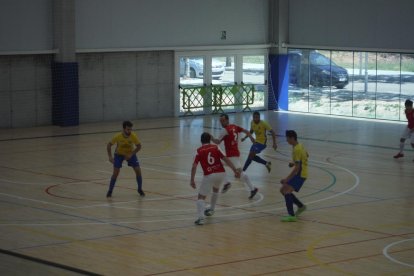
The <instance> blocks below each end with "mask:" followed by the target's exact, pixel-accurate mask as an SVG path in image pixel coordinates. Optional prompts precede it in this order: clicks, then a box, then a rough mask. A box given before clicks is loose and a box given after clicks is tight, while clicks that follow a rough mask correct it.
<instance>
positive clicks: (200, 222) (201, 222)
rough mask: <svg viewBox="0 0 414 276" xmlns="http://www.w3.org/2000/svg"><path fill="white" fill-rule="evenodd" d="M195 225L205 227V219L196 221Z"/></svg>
mask: <svg viewBox="0 0 414 276" xmlns="http://www.w3.org/2000/svg"><path fill="white" fill-rule="evenodd" d="M194 224H196V225H203V224H204V218H199V219H198V220H196V221H194Z"/></svg>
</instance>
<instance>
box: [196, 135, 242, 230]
mask: <svg viewBox="0 0 414 276" xmlns="http://www.w3.org/2000/svg"><path fill="white" fill-rule="evenodd" d="M210 140H211V135H210V134H209V133H207V132H204V133H203V134H201V144H202V146H201V147H199V148H198V149H197V153H196V155H195V158H194V162H193V166H192V168H191V183H190V185H191V187H193V188H194V189H196V183H195V175H196V171H197V166H198V163H200V164H201V168H202V169H203V173H204V176H203V180H202V181H201V185H200V187H199V190H198V199H197V213H198V219H197V220H196V221H195V222H194V223H195V224H197V225H203V224H204V218H205V216H212V215H213V214H214V208H215V206H216V202H217V199H218V193H219V190H220V185H221V184H223V183H224V181H225V178H226V173H225V170H224V167H223V164H222V163H221V160H222V159H223V160H224V162H226V163H227V165H228V166H229V167H230V168H231V169H232V170H233V172H234V173H235V176H236V177H240V172H239V171H238V170H237V169H236V168H235V167H234V165H233V163H232V162H231V161H230V160H229V159H228V158H227V157H226V156H224V154H223V152H221V150H220V149H219V148H218V147H217V146H216V145H213V144H210ZM211 189H213V194H212V196H211V203H210V208H208V209H205V199H206V196H207V195H208V194H209V192H210V191H211Z"/></svg>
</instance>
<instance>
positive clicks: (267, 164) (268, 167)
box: [266, 162, 272, 173]
mask: <svg viewBox="0 0 414 276" xmlns="http://www.w3.org/2000/svg"><path fill="white" fill-rule="evenodd" d="M266 169H267V172H268V173H270V170H271V169H272V162H267V163H266Z"/></svg>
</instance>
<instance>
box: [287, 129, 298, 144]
mask: <svg viewBox="0 0 414 276" xmlns="http://www.w3.org/2000/svg"><path fill="white" fill-rule="evenodd" d="M286 137H289V138H294V139H295V141H297V140H298V135H297V134H296V131H294V130H286Z"/></svg>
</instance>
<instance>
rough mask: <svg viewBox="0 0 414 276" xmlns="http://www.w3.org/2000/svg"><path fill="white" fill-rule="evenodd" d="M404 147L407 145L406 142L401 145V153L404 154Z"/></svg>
mask: <svg viewBox="0 0 414 276" xmlns="http://www.w3.org/2000/svg"><path fill="white" fill-rule="evenodd" d="M404 145H405V142H404V143H400V153H403V151H404Z"/></svg>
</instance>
